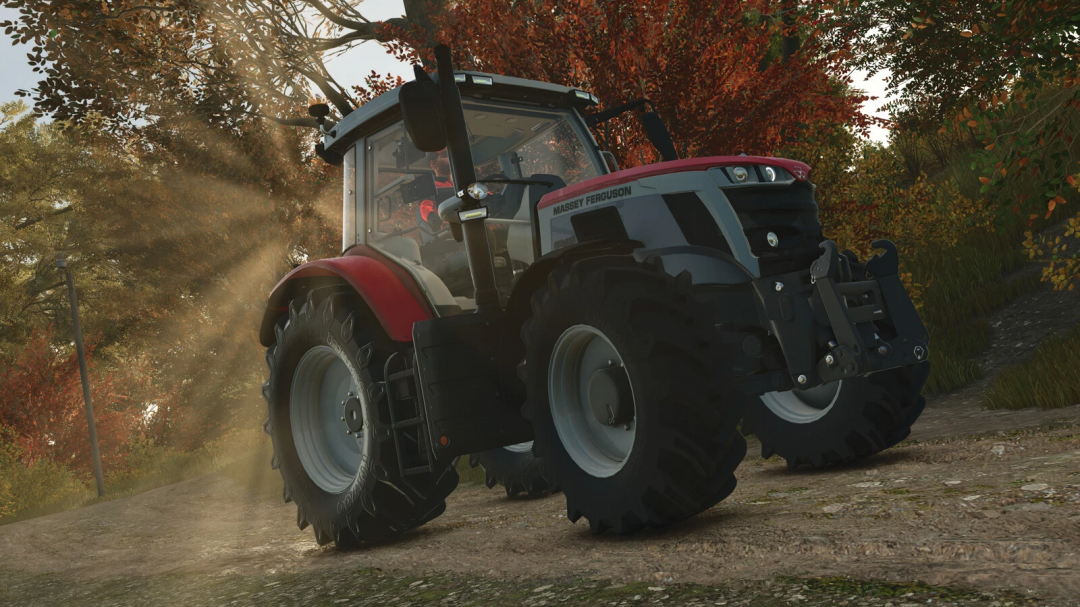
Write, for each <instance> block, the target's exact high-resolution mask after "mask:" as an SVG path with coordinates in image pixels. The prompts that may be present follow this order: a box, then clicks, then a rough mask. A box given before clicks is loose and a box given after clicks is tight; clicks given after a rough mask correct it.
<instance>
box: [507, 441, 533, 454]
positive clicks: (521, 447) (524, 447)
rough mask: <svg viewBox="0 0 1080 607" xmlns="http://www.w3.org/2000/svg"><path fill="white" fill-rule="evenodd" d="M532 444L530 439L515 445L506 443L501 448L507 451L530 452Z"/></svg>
mask: <svg viewBox="0 0 1080 607" xmlns="http://www.w3.org/2000/svg"><path fill="white" fill-rule="evenodd" d="M532 444H533V442H532V441H528V442H524V443H518V444H516V445H507V446H505V447H503V449H506V450H507V451H509V452H511V453H531V452H532Z"/></svg>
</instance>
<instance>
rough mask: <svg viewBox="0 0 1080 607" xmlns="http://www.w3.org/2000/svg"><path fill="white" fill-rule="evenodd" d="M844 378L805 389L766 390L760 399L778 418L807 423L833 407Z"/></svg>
mask: <svg viewBox="0 0 1080 607" xmlns="http://www.w3.org/2000/svg"><path fill="white" fill-rule="evenodd" d="M843 383H844V380H842V379H841V380H837V381H834V382H829V383H827V384H822V385H820V386H817V387H816V388H809V389H807V390H787V391H785V392H767V393H765V394H762V395H761V401H762V402H764V403H765V406H766V407H768V408H769V410H770V411H772V412H773V413H775V414H776V416H777V417H779V418H780V419H782V420H784V421H787V422H791V423H793V424H809V423H810V422H814V421H817V420H819V419H821V418H822V417H825V415H826V414H828V413H829V411H830V410H831V409H832V408H833V405H835V404H836V400H837V397H839V396H840V387H841V385H843Z"/></svg>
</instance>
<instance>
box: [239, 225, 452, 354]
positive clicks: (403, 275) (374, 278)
mask: <svg viewBox="0 0 1080 607" xmlns="http://www.w3.org/2000/svg"><path fill="white" fill-rule="evenodd" d="M319 277H325V278H338V279H341V280H343V281H344V282H346V283H348V284H349V285H350V286H351V287H352V288H353V289H355V290H356V292H357V293H359V294H360V296H361V297H362V298H364V302H365V303H367V305H368V307H369V308H371V311H372V312H373V313H374V314H375V318H376V319H377V320H378V321H379V324H380V325H382V328H383V330H384V331H386V334H387V335H388V336H389V337H390V338H391V339H393V340H395V341H404V342H410V341H412V327H413V323H415V322H419V321H422V320H428V319H431V318H433V317H434V315H433V314H432V312H431V307H430V306H429V305H428V303H427V301H426V299H425V298H424V295H423V293H422V292H421V291H420V288H419V287H418V286H417V285H416V281H414V280H413V278H412V276H410V275H409V274H408V273H407V272H405V270H403V269H401V268H400V267H398V266H397V265H396V264H394V263H393V262H392V261H390V260H389V259H387V258H385V257H383V256H382V255H380V254H379V253H377V252H376V251H375V250H374V249H372V248H370V247H366V246H362V245H361V246H356V247H353V248H352V249H349V251H348V252H346V253H345V255H344V256H342V257H334V258H331V259H320V260H317V261H312V262H308V263H306V264H304V265H302V266H299V267H297V268H296V269H294V270H293V271H292V272H289V273H288V274H286V275H285V278H282V279H281V281H280V282H278V283H277V285H276V286H274V290H273V291H271V293H270V298H269V300H268V302H267V307H266V313H265V314H264V315H263V322H262V329H261V331H260V333H259V341H260V342H262V344H263V345H264V346H267V347H269V346H270V345H271V344H272V343H273V342H274V340H275V336H274V323H275V322H276V321H277V319H278V317H280V316H281V315H282V314H284V313H286V312H288V310H289V302H290V301H291V300H292V299H294V298H296V297H297V296H298V295H302V294H304V293H306V290H307V289H306V288H305V287H301V286H300V285H301V284H303V283H304V282H307V281H301V280H300V279H304V278H319ZM319 286H322V285H321V284H320V285H319Z"/></svg>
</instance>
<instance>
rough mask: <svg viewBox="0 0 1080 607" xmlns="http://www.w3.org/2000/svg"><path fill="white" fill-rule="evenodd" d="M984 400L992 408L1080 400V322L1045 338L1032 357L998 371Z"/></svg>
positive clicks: (1061, 404) (1056, 404)
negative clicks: (1061, 332) (1064, 332)
mask: <svg viewBox="0 0 1080 607" xmlns="http://www.w3.org/2000/svg"><path fill="white" fill-rule="evenodd" d="M983 400H984V402H985V404H986V406H987V408H989V409H1025V408H1029V407H1038V408H1040V409H1059V408H1061V407H1068V406H1070V405H1075V404H1077V403H1080V325H1076V326H1074V327H1073V328H1071V329H1070V330H1069V331H1068V332H1067V333H1066V334H1064V335H1062V336H1054V337H1050V338H1048V339H1046V340H1044V341H1043V342H1042V343H1041V344H1039V347H1038V348H1036V349H1035V355H1034V356H1033V357H1032V358H1031V359H1030V360H1027V361H1024V362H1022V363H1019V364H1015V365H1010V366H1007V367H1005V368H1004V369H1002V370H1001V371H1000V372H998V374H997V375H996V376H995V377H994V381H993V383H992V384H991V385H990V388H989V389H988V390H987V391H986V394H985V395H984V396H983Z"/></svg>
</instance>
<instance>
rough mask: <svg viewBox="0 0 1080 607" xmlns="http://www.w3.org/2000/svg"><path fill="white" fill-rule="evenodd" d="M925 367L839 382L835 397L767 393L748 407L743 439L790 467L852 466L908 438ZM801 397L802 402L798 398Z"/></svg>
mask: <svg viewBox="0 0 1080 607" xmlns="http://www.w3.org/2000/svg"><path fill="white" fill-rule="evenodd" d="M929 372H930V365H929V363H925V362H924V363H920V364H918V365H913V366H910V367H901V368H898V369H889V370H886V371H879V372H877V373H874V374H872V375H867V376H863V377H853V378H848V379H845V380H842V381H840V382H838V383H839V389H838V390H835V393H834V394H831V395H830V394H826V393H822V391H823V389H825V388H826V386H822V387H820V388H815V389H814V390H817V391H818V392H819V393H818V394H812V393H811V394H808V393H810V392H811V391H809V390H807V391H795V390H792V391H790V392H780V393H776V392H774V393H771V394H766V395H763V396H762V397H761V399H760V400H759V401H758V402H756V403H754V404H753V405H751V407H750V409H749V410H748V411H747V412H746V417H745V418H744V420H743V424H742V431H743V433H744V434H747V435H750V434H753V435H754V436H756V437H757V438H758V440H759V441H761V457H763V458H766V459H768V458H769V457H772V456H773V455H779V456H780V457H782V458H784V459H785V460H786V461H787V464H788V467H789V468H792V469H794V468H796V467H798V466H800V465H803V464H806V465H810V466H814V467H815V468H823V467H826V466H831V465H837V464H846V463H850V462H854V461H857V460H860V459H863V458H866V457H869V456H871V455H873V454H875V453H879V452H881V451H884V450H885V449H888V448H889V447H892V446H893V445H895V444H897V443H899V442H900V441H902V440H904V439H905V438H907V437H908V434H910V433H911V426H912V424H914V423H915V420H916V419H918V417H919V415H920V414H921V413H922V410H923V407H925V405H926V400H925V399H924V398H923V397H922V396H921V395H920V391H921V390H922V387H923V384H924V383H925V382H926V377H927V375H929ZM800 397H801V398H800Z"/></svg>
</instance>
